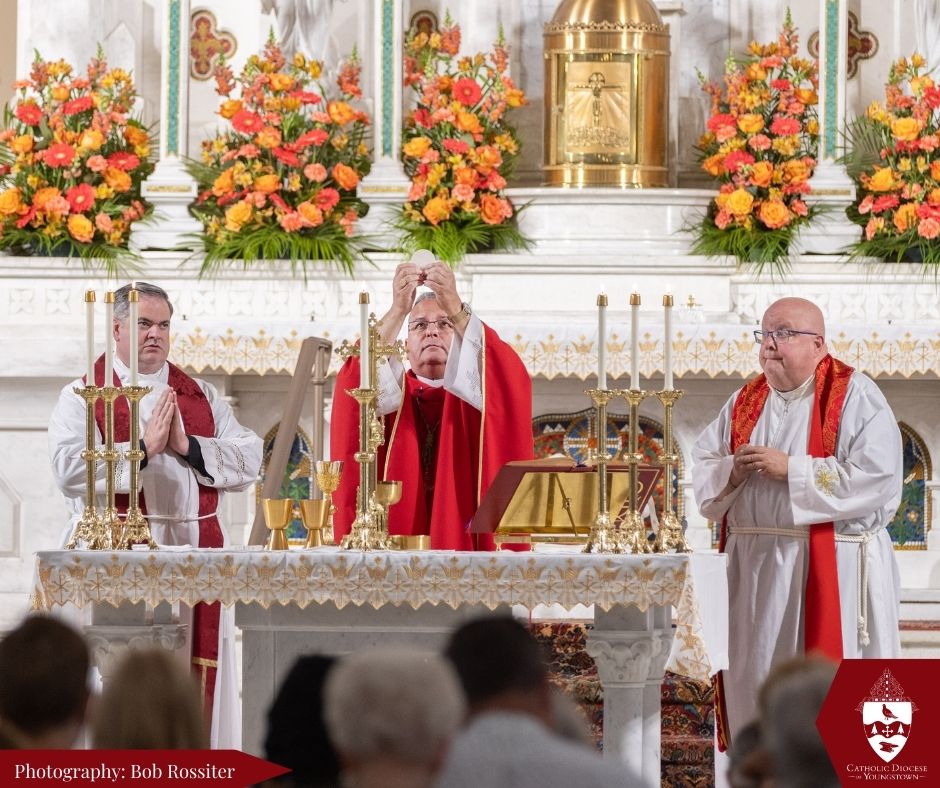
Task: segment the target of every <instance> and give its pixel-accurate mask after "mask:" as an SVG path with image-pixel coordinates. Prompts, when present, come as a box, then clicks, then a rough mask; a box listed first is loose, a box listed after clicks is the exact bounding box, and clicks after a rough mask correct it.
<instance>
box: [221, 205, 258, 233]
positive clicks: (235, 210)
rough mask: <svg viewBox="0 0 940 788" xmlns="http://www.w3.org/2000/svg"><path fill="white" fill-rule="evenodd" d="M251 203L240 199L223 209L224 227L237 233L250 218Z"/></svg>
mask: <svg viewBox="0 0 940 788" xmlns="http://www.w3.org/2000/svg"><path fill="white" fill-rule="evenodd" d="M251 214H252V207H251V203H247V202H245V201H244V200H241V201H239V202H237V203H235V204H234V205H232V206H230V207H229V208H228V209H227V210H226V211H225V229H226V230H230V231H231V232H233V233H237V232H238V231H239V230H241V229H242V227H243V226H244V225H245V224H246V223H247V222H248V221H250V220H251Z"/></svg>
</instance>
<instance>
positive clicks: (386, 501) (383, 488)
mask: <svg viewBox="0 0 940 788" xmlns="http://www.w3.org/2000/svg"><path fill="white" fill-rule="evenodd" d="M400 500H401V482H396V481H391V482H377V483H376V485H375V502H376V503H377V504H378V505H379V507H380V508H381V514H380V517H381V518H382V526H381V527H382V530H383V531H384V532H385V533H388V510H389V507H392V506H394V505H395V504H396V503H398V502H399V501H400Z"/></svg>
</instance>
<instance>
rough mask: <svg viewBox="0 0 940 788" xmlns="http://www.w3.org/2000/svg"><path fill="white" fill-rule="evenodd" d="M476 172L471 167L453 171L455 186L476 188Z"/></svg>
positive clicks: (458, 168)
mask: <svg viewBox="0 0 940 788" xmlns="http://www.w3.org/2000/svg"><path fill="white" fill-rule="evenodd" d="M476 182H477V171H476V170H475V169H473V168H472V167H457V168H456V169H454V185H455V186H476Z"/></svg>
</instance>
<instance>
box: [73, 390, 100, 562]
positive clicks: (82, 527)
mask: <svg viewBox="0 0 940 788" xmlns="http://www.w3.org/2000/svg"><path fill="white" fill-rule="evenodd" d="M72 391H74V392H75V393H76V394H78V396H80V397H81V398H82V399H84V400H85V448H84V449H82V459H83V460H84V461H85V510H84V511H83V512H82V516H81V519H80V520H79V521H78V522H77V523H76V524H75V530H74V531H73V532H72V538H71V539H69V541H68V544H67V545H66V547H68V549H69V550H74V549H75V548H76V547H77V546H78V545H79V543H84V545H85V546H86V547H87V548H88V549H90V550H100V549H102V547H103V546H104V543H105V541H106V539H105V537H106V535H107V531H106V530H105V527H104V523H103V522H102V519H101V517H100V516H99V515H98V505H97V497H96V495H95V482H96V477H97V475H98V458H99V453H98V450H97V449H96V448H95V445H96V444H97V435H98V430H97V426H96V424H95V402H96V401H97V400H98V397H100V396H101V392H100V389H99V388H98V387H97V386H95V385H93V384H89V385H87V386H84V387H82V388H77V387H76V388H74V389H72Z"/></svg>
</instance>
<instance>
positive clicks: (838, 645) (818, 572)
mask: <svg viewBox="0 0 940 788" xmlns="http://www.w3.org/2000/svg"><path fill="white" fill-rule="evenodd" d="M853 372H854V370H853V369H852V367H850V366H848V365H847V364H843V363H842V362H841V361H838V360H837V359H834V358H833V357H832V356H830V355H827V356H826V357H825V358H824V359H823V360H822V361H820V362H819V364H818V365H817V367H816V392H815V398H814V401H813V417H812V420H811V421H810V430H809V441H808V445H807V452H808V453H809V455H810V456H811V457H832V456H833V455H835V453H836V441H837V439H838V437H839V421H840V419H841V418H842V406H843V405H844V404H845V395H846V394H847V393H848V389H849V380H850V379H851V377H852V373H853ZM769 395H770V386H769V385H768V383H767V378H766V376H764V375H763V374H761V375H758V376H757V377H756V378H755V379H754V380H752V381H750V382H748V383H747V384H745V386H744V388H742V389H741V392H740V393H739V394H738V397H737V399H735V401H734V406H733V408H732V411H731V446H730V449H731V453H732V454H733V453H734V451H735V449H737V448H738V446H741V445H743V444H745V443H747V442H748V440H750V437H751V433H752V432H753V431H754V427H755V426H756V425H757V420H758V419H759V418H760V414H761V411H763V409H764V404H765V403H766V402H767V397H768V396H769ZM727 540H728V518H727V517H725V519H724V520H723V521H722V523H721V536H720V540H719V545H718V549H719V551H720V552H722V553H723V552H724V551H725V544H726V542H727ZM804 599H805V602H804V605H803V641H804V649H805V651H806V653H810V652H813V651H816V652H821V653H822V654H823V655H824V656H826V657H829V658H830V659H833V660H835V661H837V662H838V661H839V660H841V659H842V653H843V652H842V610H841V606H840V602H839V572H838V566H837V564H836V541H835V525H834V524H833V523H831V522H829V523H815V524H814V525H812V526H810V529H809V566H808V568H807V576H806V594H805V597H804ZM716 716H717V718H718V723H719V724H718V743H719V747H720V748H721V749H722V750H724V749H726V748H727V746H728V735H729V729H728V716H727V712H726V710H725V708H724V698H723V687H722V679H721V675H720V674H719V677H718V686H717V692H716Z"/></svg>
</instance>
